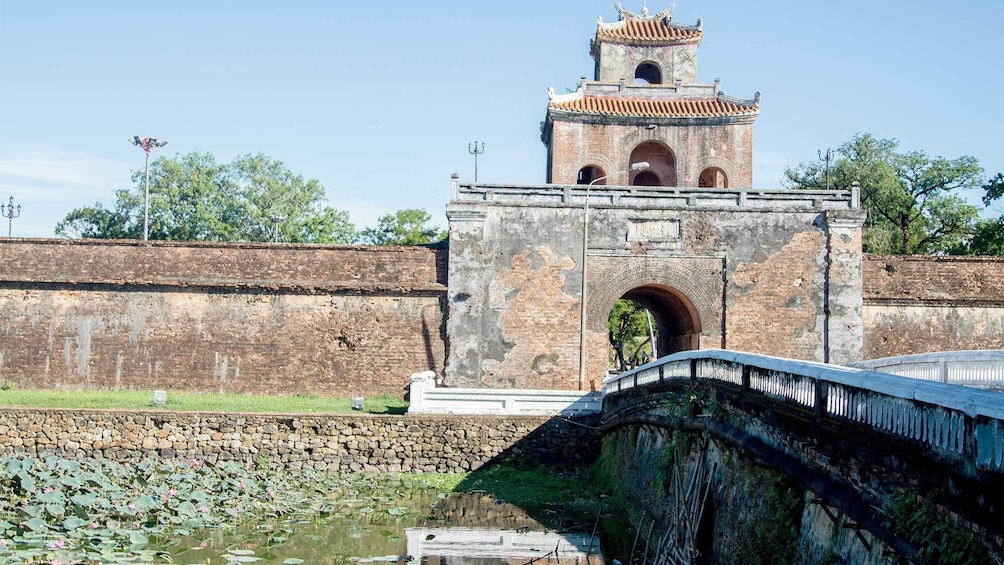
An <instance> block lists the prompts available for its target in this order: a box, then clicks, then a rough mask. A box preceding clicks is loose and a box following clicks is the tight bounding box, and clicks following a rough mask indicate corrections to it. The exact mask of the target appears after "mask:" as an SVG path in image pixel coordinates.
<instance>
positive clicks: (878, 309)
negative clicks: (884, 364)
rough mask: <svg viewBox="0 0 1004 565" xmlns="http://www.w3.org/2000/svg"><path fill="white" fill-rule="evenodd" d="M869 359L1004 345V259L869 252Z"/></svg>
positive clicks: (865, 275)
mask: <svg viewBox="0 0 1004 565" xmlns="http://www.w3.org/2000/svg"><path fill="white" fill-rule="evenodd" d="M862 279H863V282H862V284H863V296H864V308H863V314H862V316H863V318H864V332H865V333H864V358H865V359H875V358H880V357H888V356H893V355H908V354H912V353H927V352H934V351H950V350H964V349H1004V259H1002V258H999V257H932V256H894V255H866V256H865V257H864V260H863V261H862Z"/></svg>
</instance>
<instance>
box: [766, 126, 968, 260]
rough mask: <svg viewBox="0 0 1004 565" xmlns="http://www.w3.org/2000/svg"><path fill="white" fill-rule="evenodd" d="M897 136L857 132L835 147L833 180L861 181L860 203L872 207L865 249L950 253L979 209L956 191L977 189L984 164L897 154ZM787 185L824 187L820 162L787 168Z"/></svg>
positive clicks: (841, 183)
mask: <svg viewBox="0 0 1004 565" xmlns="http://www.w3.org/2000/svg"><path fill="white" fill-rule="evenodd" d="M898 146H899V142H897V141H896V140H895V139H876V138H874V137H873V136H872V135H871V134H867V133H866V134H858V135H856V136H854V138H853V139H851V140H850V141H848V142H847V143H844V144H843V145H841V146H840V148H839V149H838V150H837V154H838V158H837V159H836V161H835V162H834V163H833V165H832V166H831V168H830V172H829V174H830V185H831V186H832V187H834V188H837V189H841V190H849V189H850V188H851V183H852V182H854V181H858V182H860V183H861V206H862V207H863V208H864V209H865V210H867V211H868V223H867V224H866V226H865V233H864V248H865V251H868V252H872V253H892V254H913V253H948V252H951V251H952V250H954V249H958V248H959V246H961V245H964V244H965V242H967V241H969V240H970V239H971V237H972V236H973V234H974V231H975V228H976V223H977V220H978V217H979V209H978V208H977V207H976V206H973V205H971V204H967V203H966V202H965V200H963V199H962V198H961V197H960V196H959V195H958V193H959V192H961V191H962V190H966V189H970V188H976V187H978V186H980V183H981V182H982V181H983V169H982V168H981V167H980V165H979V162H978V161H977V160H976V159H975V158H973V157H969V156H962V157H959V158H957V159H945V158H944V157H929V156H928V155H927V154H926V153H924V152H923V151H910V152H906V153H898V152H897V151H896V149H897V147H898ZM784 174H785V184H786V185H787V186H789V187H793V188H800V189H816V190H818V189H823V188H824V185H825V182H826V180H825V177H826V171H825V170H824V168H823V165H822V164H821V163H801V164H799V165H798V166H797V167H795V168H789V169H786V170H785V172H784Z"/></svg>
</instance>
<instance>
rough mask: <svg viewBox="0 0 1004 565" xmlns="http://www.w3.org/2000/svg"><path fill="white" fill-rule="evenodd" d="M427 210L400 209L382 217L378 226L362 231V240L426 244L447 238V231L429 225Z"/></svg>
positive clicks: (374, 242) (367, 241)
mask: <svg viewBox="0 0 1004 565" xmlns="http://www.w3.org/2000/svg"><path fill="white" fill-rule="evenodd" d="M431 221H432V216H430V215H429V213H428V212H426V211H425V210H416V209H407V210H398V211H397V212H394V213H393V214H387V215H384V216H381V217H380V220H379V223H378V224H377V227H376V228H366V229H364V230H363V231H362V241H363V242H364V243H370V244H373V245H426V244H429V243H436V242H439V241H442V240H444V239H446V232H444V231H440V229H439V227H437V226H433V225H429V222H431Z"/></svg>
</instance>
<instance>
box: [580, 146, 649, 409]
mask: <svg viewBox="0 0 1004 565" xmlns="http://www.w3.org/2000/svg"><path fill="white" fill-rule="evenodd" d="M647 168H648V162H647V161H640V162H638V163H632V164H631V166H630V167H628V168H627V169H624V170H623V171H617V172H616V173H611V174H609V175H603V176H602V177H598V178H595V179H593V180H592V181H591V182H590V183H589V184H588V185H587V186H586V205H585V206H584V207H583V210H582V292H581V296H582V303H581V304H580V305H579V390H582V387H583V384H584V383H585V381H586V250H587V248H588V246H589V190H590V189H591V188H593V185H594V184H596V183H597V182H599V181H601V180H603V179H605V178H608V177H611V176H613V175H620V174H623V173H630V172H631V171H641V170H643V169H647Z"/></svg>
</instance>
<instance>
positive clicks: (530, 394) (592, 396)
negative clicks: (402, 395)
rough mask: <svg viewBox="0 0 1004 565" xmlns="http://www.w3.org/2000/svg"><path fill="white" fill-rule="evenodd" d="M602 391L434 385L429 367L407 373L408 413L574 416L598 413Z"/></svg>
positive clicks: (601, 400)
mask: <svg viewBox="0 0 1004 565" xmlns="http://www.w3.org/2000/svg"><path fill="white" fill-rule="evenodd" d="M602 409H603V394H602V393H600V392H581V391H574V390H526V389H486V388H437V387H436V374H435V373H433V372H432V371H425V372H423V373H415V374H414V375H412V376H411V401H410V404H409V407H408V413H409V414H413V413H414V414H500V415H509V416H512V415H548V414H562V415H565V416H575V415H580V414H593V413H598V412H600V411H601V410H602Z"/></svg>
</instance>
